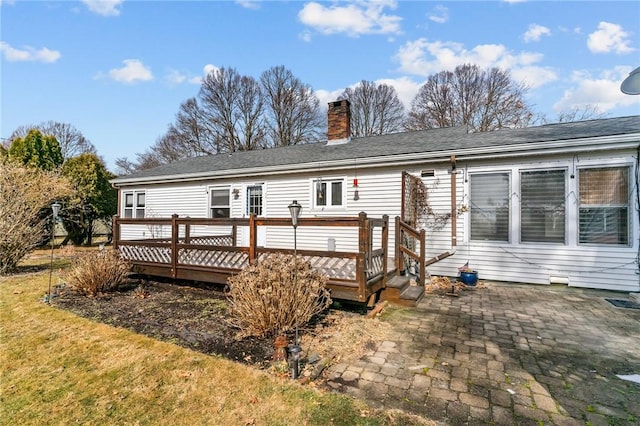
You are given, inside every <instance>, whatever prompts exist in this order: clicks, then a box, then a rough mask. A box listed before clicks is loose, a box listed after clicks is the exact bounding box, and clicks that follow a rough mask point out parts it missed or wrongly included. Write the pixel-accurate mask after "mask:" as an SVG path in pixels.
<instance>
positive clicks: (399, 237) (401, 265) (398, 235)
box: [394, 216, 404, 272]
mask: <svg viewBox="0 0 640 426" xmlns="http://www.w3.org/2000/svg"><path fill="white" fill-rule="evenodd" d="M401 244H402V230H401V229H400V216H396V247H395V259H394V260H395V263H396V271H398V272H400V271H402V270H404V262H403V257H402V252H401V251H400V245H401Z"/></svg>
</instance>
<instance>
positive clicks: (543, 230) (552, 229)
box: [520, 170, 566, 243]
mask: <svg viewBox="0 0 640 426" xmlns="http://www.w3.org/2000/svg"><path fill="white" fill-rule="evenodd" d="M565 200H566V195H565V171H564V170H543V171H531V172H522V173H521V174H520V226H521V227H520V240H521V241H522V242H544V243H564V242H565Z"/></svg>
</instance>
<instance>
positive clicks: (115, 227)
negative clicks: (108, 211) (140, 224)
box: [111, 214, 120, 250]
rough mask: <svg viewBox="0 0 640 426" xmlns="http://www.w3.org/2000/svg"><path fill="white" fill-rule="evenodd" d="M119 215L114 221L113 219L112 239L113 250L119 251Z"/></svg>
mask: <svg viewBox="0 0 640 426" xmlns="http://www.w3.org/2000/svg"><path fill="white" fill-rule="evenodd" d="M118 218H119V217H118V215H117V214H116V215H114V216H113V219H111V232H112V234H113V235H111V239H112V242H113V249H114V250H117V249H118V243H119V242H120V222H119V221H118Z"/></svg>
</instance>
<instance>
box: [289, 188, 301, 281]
mask: <svg viewBox="0 0 640 426" xmlns="http://www.w3.org/2000/svg"><path fill="white" fill-rule="evenodd" d="M301 211H302V206H301V205H300V204H298V202H297V201H296V200H293V202H292V203H291V204H289V213H291V224H292V225H293V257H297V254H298V253H297V251H298V241H297V239H298V238H297V236H296V233H297V231H296V230H297V228H298V217H300V212H301ZM296 269H297V267H296Z"/></svg>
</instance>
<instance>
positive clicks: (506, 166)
mask: <svg viewBox="0 0 640 426" xmlns="http://www.w3.org/2000/svg"><path fill="white" fill-rule="evenodd" d="M635 155H636V152H635V150H634V151H625V152H618V153H616V155H608V156H607V155H596V154H595V153H594V154H592V155H590V156H587V155H583V156H580V157H579V158H573V156H546V157H536V158H535V160H534V159H531V160H526V161H525V160H524V159H521V160H518V161H514V160H510V161H508V160H504V161H503V160H500V161H498V160H495V161H492V160H475V161H471V160H470V161H469V162H468V163H463V162H459V163H458V174H456V182H457V185H456V186H457V191H456V192H457V199H456V205H457V206H459V207H460V206H467V207H469V211H464V210H466V209H463V212H461V213H459V214H458V216H457V232H456V236H457V243H458V244H457V246H455V247H452V245H451V220H449V221H448V222H447V223H446V225H445V226H444V227H443V228H442V229H439V230H429V229H427V241H426V243H425V245H426V247H425V248H426V256H427V258H431V257H434V256H436V255H439V254H442V253H443V252H446V251H449V250H451V251H452V252H455V254H454V255H452V256H450V257H447V258H446V259H444V260H442V261H439V262H437V263H434V264H433V265H431V266H429V267H428V268H427V269H428V270H427V272H428V273H430V274H431V275H433V276H438V275H441V276H450V277H455V276H456V275H457V272H458V269H457V268H458V267H459V266H462V265H463V264H464V263H466V262H467V261H469V264H470V266H471V267H472V268H474V269H476V270H478V271H479V277H480V279H481V280H496V281H504V282H520V283H533V284H549V283H550V281H551V280H553V279H554V278H553V277H559V278H566V279H568V281H569V285H570V286H576V287H589V288H601V289H609V290H618V291H640V284H639V279H640V278H639V277H640V276H639V275H638V274H637V273H636V271H637V270H638V267H637V263H634V262H636V256H637V253H638V235H639V233H640V229H639V228H640V225H639V223H638V220H639V218H638V213H637V210H636V208H637V206H636V204H635V203H636V196H635V192H634V191H635V187H636V185H637V183H636V182H635V181H634V180H635V179H636V178H635V176H636V171H635V159H634V156H635ZM426 169H429V170H433V171H434V175H433V176H431V175H428V174H425V176H424V177H422V180H423V182H425V184H426V185H427V186H428V188H429V203H430V205H431V207H432V208H433V209H434V211H435V212H436V213H438V214H446V213H448V212H449V211H450V209H451V200H450V196H451V174H450V165H449V164H448V162H443V163H438V164H428V165H416V166H415V167H412V168H407V167H401V166H398V167H395V166H394V167H376V168H367V167H359V168H358V169H357V170H336V171H331V170H326V171H323V172H322V176H321V177H322V180H323V182H330V181H342V182H344V184H343V186H342V192H343V193H342V198H343V205H342V206H340V208H334V209H331V208H328V207H327V208H316V207H315V186H314V183H315V181H317V180H318V178H319V177H320V176H319V174H318V173H299V174H294V173H291V174H287V175H278V176H271V177H266V176H265V177H260V178H259V180H256V179H255V178H252V177H250V176H249V177H247V178H245V179H236V180H220V181H215V180H212V179H209V180H203V181H202V182H197V183H194V182H186V183H183V184H179V183H172V184H163V185H160V184H154V185H139V186H135V187H134V186H130V187H127V188H124V189H123V194H124V193H125V192H133V191H144V192H145V212H146V217H170V216H171V215H172V214H178V215H180V217H185V216H190V217H192V218H197V217H208V215H209V209H210V204H209V195H208V193H209V188H212V187H227V186H228V187H229V188H230V191H231V194H232V196H231V197H230V200H229V202H230V206H229V208H230V214H231V217H234V218H235V217H237V218H242V217H247V206H248V201H247V188H249V187H253V186H256V185H258V184H263V186H262V191H263V205H262V209H263V215H264V217H269V218H272V217H274V218H289V217H290V214H289V210H288V208H287V206H288V205H289V204H291V202H292V201H293V200H297V201H298V202H299V203H300V204H301V205H302V212H301V218H315V217H318V218H331V217H336V216H346V217H357V215H358V214H359V213H360V212H366V213H367V215H368V216H369V217H374V218H380V217H382V216H383V215H385V214H386V215H388V216H389V224H390V229H389V254H390V256H391V257H393V250H394V247H395V245H394V236H395V226H394V220H395V217H396V216H398V215H400V205H401V194H400V191H401V186H402V181H401V175H402V171H403V170H404V171H408V172H410V173H411V174H412V175H414V176H421V175H422V173H421V172H422V171H423V170H426ZM598 169H606V170H609V169H614V170H617V169H624V170H626V172H624V173H626V176H627V182H628V183H627V187H626V189H624V190H623V189H620V191H621V193H624V192H625V191H626V193H627V198H626V202H627V210H628V211H627V216H626V217H627V228H628V230H627V231H628V232H626V233H624V234H625V235H626V238H627V240H626V244H625V243H616V244H611V243H594V242H591V243H584V242H581V241H580V235H579V228H580V214H581V208H582V209H584V208H587V205H589V206H590V208H591V207H593V204H596V203H593V204H592V202H594V201H596V200H597V199H596V198H594V197H595V196H589V197H586V196H584V194H580V192H581V189H580V188H579V186H580V185H585V183H584V179H585V176H587V175H585V174H581V173H582V172H588V171H590V170H598ZM539 171H549V172H554V173H556V172H558V173H564V185H565V187H564V198H565V200H564V203H565V210H564V211H565V218H564V227H565V230H564V242H562V241H560V242H549V241H526V240H527V237H523V236H522V235H521V231H520V229H521V223H523V224H524V226H525V227H526V226H527V223H532V225H530V227H531V229H539V230H542V229H543V228H546V225H547V223H548V222H546V219H545V225H544V226H543V225H542V223H540V222H538V223H537V224H536V223H535V221H534V222H531V221H530V220H529V219H528V218H527V217H526V215H524V214H523V212H522V203H526V202H527V198H528V197H530V195H527V190H526V188H525V190H524V194H523V190H522V188H523V181H524V182H525V183H524V186H525V187H526V185H527V183H526V182H527V180H530V181H537V182H541V176H540V175H539V174H537V172H539ZM554 173H551V175H553V178H549V179H555V181H559V180H560V178H559V175H554ZM489 175H494V178H493V181H494V182H495V181H499V182H500V181H502V189H500V190H499V192H501V194H499V197H498V198H497V199H498V200H501V201H500V203H499V204H497V203H496V202H495V201H492V202H493V206H494V208H495V209H496V210H495V211H498V210H497V207H495V206H498V205H499V206H500V208H502V209H505V208H507V209H508V211H509V213H508V215H507V220H506V221H504V222H503V225H504V226H506V227H507V229H508V238H507V239H506V241H496V240H490V239H486V240H485V239H482V240H481V239H473V238H471V236H472V226H471V225H472V221H471V214H472V213H471V209H473V207H474V206H473V201H474V195H473V191H472V184H473V183H474V179H475V178H476V177H479V176H489ZM495 175H499V176H500V177H499V179H496V178H495ZM505 175H506V176H507V177H508V185H506V184H505V182H504V181H505V177H504V176H505ZM355 176H357V177H358V185H357V187H355V186H354V185H353V179H354V177H355ZM489 180H491V178H489ZM581 181H582V182H581ZM601 181H603V180H602V179H601ZM477 182H478V181H476V183H477ZM473 186H474V187H476V185H475V184H474V185H473ZM497 187H498V188H500V185H497ZM505 187H506V188H507V190H506V192H505V190H504V188H505ZM612 188H614V186H611V185H609V186H606V185H605V186H604V187H601V188H600V189H601V194H604V193H607V192H612V193H613V192H614V190H613V189H612ZM616 188H617V187H616ZM236 189H238V191H237V193H238V196H237V197H236V196H235V192H236V191H235V190H236ZM356 189H357V190H358V193H359V198H358V200H354V194H355V190H356ZM557 192H558V193H559V190H557ZM629 194H630V195H629ZM487 195H488V194H487ZM601 196H602V195H601ZM533 199H534V201H535V199H536V197H533ZM550 199H551V197H549V200H543V201H544V202H542V201H541V199H540V198H538V201H535V202H536V203H538V204H540V203H542V205H543V206H545V208H546V205H545V203H546V202H549V206H551V205H552V204H553V206H556V205H557V203H551V202H550ZM621 199H622V198H621V195H620V194H617V195H615V197H613V196H612V198H611V199H610V200H609V201H607V203H602V201H603V200H602V199H600V200H599V201H598V203H597V204H606V205H607V206H608V207H614V208H616V209H618V211H619V212H620V211H622V206H621V205H620V204H624V203H619V202H618V201H620V200H621ZM505 200H506V204H505ZM480 201H481V203H480V204H482V203H483V202H484V204H487V205H489V204H490V203H489V202H488V199H487V197H486V196H485V199H484V200H480ZM587 201H590V202H589V203H587ZM531 202H533V201H531ZM485 207H487V206H485ZM582 213H583V217H586V216H584V210H582ZM620 214H621V213H618V215H617V216H616V217H619V216H620ZM528 221H529V222H528ZM610 224H611V222H610V221H607V228H606V229H607V230H610V229H611V228H610V227H609V226H610ZM556 225H557V224H556ZM165 228H166V229H165ZM194 228H196V227H192V229H191V232H192V233H193V232H196V230H195V229H194ZM592 229H595V228H592ZM138 231H139V232H140V233H146V237H147V238H148V237H149V236H150V235H152V234H153V235H154V236H155V237H156V238H158V237H162V238H166V237H168V236H170V235H171V234H170V228H169V227H163V229H151V228H148V227H144V226H143V227H141V228H140V229H139V230H138ZM226 231H228V230H225V232H226ZM127 232H129V231H127ZM198 232H200V230H199V229H198ZM202 232H203V233H208V234H209V233H212V230H211V229H206V230H204V229H203V230H202ZM265 232H266V241H267V247H274V248H288V249H293V228H292V227H291V226H272V227H267V228H266V229H265ZM556 232H557V231H556ZM245 233H246V234H248V228H247V227H238V244H240V243H241V242H242V239H241V235H244V234H245ZM594 234H595V233H594ZM619 234H620V232H619V231H618V230H616V232H615V238H616V239H620V238H621V237H620V236H619ZM127 235H128V234H127ZM137 235H140V234H137ZM540 235H542V234H540ZM131 237H132V238H133V237H135V236H134V235H133V234H131ZM123 238H124V239H127V238H125V235H124V234H123ZM138 238H139V236H138ZM531 238H534V237H531ZM374 239H375V241H376V244H377V241H379V239H380V234H379V232H376V234H375V235H374ZM333 241H335V250H336V251H350V252H354V251H357V250H358V232H357V228H347V227H314V228H311V227H305V226H300V227H298V230H297V243H298V249H303V250H326V249H327V248H328V247H329V244H330V242H333ZM620 241H624V240H620ZM390 265H392V263H390Z"/></svg>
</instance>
